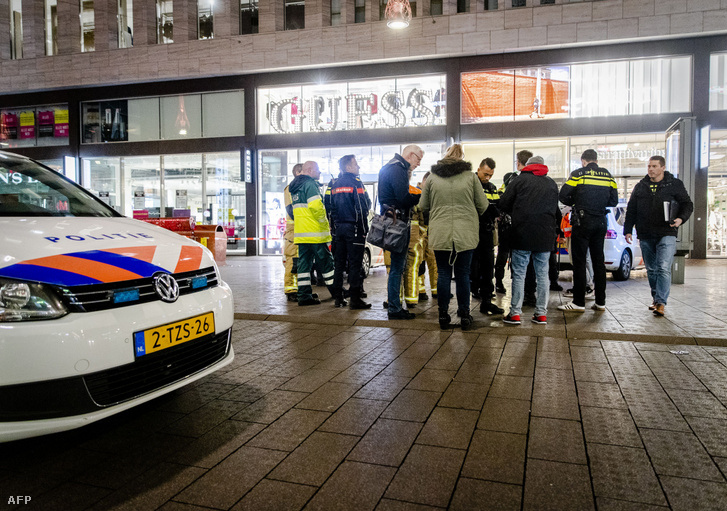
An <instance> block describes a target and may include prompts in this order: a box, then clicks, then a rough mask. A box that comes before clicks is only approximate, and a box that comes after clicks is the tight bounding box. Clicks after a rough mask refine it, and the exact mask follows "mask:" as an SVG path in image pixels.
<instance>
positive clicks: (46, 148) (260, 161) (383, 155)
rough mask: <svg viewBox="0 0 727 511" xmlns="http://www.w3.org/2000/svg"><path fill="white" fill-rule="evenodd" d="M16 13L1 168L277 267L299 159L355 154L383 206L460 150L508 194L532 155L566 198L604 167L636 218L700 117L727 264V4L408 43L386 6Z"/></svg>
mask: <svg viewBox="0 0 727 511" xmlns="http://www.w3.org/2000/svg"><path fill="white" fill-rule="evenodd" d="M3 2H7V4H6V6H5V7H3V6H2V5H0V40H5V41H9V42H10V44H5V45H0V94H1V95H0V110H1V111H0V115H2V119H1V123H2V129H1V130H0V144H2V146H3V148H4V149H7V150H11V151H17V152H19V153H23V154H26V155H29V156H31V157H33V158H36V159H38V160H41V161H43V162H46V163H47V164H50V165H53V166H56V167H57V168H62V169H64V170H65V171H66V172H67V173H68V174H70V175H71V176H72V177H73V178H74V179H76V180H78V181H79V182H80V183H81V184H82V185H83V186H85V187H86V188H88V189H90V190H92V191H94V192H95V193H97V194H98V195H99V197H100V198H101V199H102V200H104V201H106V202H108V203H109V204H110V205H111V206H113V207H115V208H116V209H118V210H119V211H121V212H122V213H124V214H126V215H128V216H132V215H134V216H139V217H143V216H149V217H160V218H165V217H174V216H175V215H176V216H179V215H185V214H186V215H188V216H192V217H194V218H195V221H197V222H198V223H202V224H205V223H214V224H219V225H223V227H224V228H225V230H226V231H227V233H228V237H229V240H230V243H229V244H228V248H229V249H230V251H231V252H233V253H234V252H237V253H247V254H276V253H280V250H281V241H280V239H279V238H280V230H281V225H282V224H283V222H284V221H283V216H284V212H283V210H282V202H283V201H282V192H283V189H284V187H285V185H286V184H287V183H288V182H289V181H290V179H291V177H292V174H291V168H292V166H293V164H295V163H297V162H299V161H305V160H308V159H315V160H316V161H318V162H319V164H320V165H321V168H322V170H323V171H324V178H323V179H326V180H327V179H328V178H329V177H330V176H331V175H335V174H336V173H337V168H336V166H337V163H336V162H337V159H338V158H339V157H340V156H342V155H344V154H351V153H353V154H356V156H357V159H358V161H359V162H360V163H361V167H362V173H363V176H364V181H366V182H367V183H369V186H370V188H371V192H372V193H375V189H374V185H373V183H374V182H375V180H376V173H377V171H378V169H379V168H380V167H381V165H383V164H384V163H385V162H386V161H388V159H390V158H391V156H392V155H393V153H394V152H398V151H400V150H401V148H402V147H403V146H404V145H406V144H408V143H419V144H420V145H422V147H423V148H424V149H425V153H426V154H425V161H424V162H423V164H422V166H421V168H420V171H421V172H419V173H418V174H416V175H415V176H414V178H413V180H412V182H413V183H414V184H416V182H417V180H419V179H420V177H421V174H423V172H424V170H425V169H426V168H428V167H429V166H430V165H431V164H432V163H434V162H435V161H436V160H437V159H438V158H439V156H440V154H441V152H442V151H443V149H444V148H445V147H446V146H447V145H448V144H450V143H451V142H452V141H461V142H462V143H463V144H464V145H465V149H466V152H467V157H468V159H471V160H472V161H473V163H475V164H477V163H479V161H480V160H481V159H482V158H484V157H485V156H490V157H493V158H495V160H496V161H497V162H498V166H497V169H496V174H495V179H494V181H495V182H496V183H498V182H500V181H501V180H502V176H503V175H504V174H505V173H506V172H508V171H511V170H512V168H513V160H514V154H515V153H516V152H517V151H519V150H520V149H523V148H527V149H530V150H531V151H533V152H536V153H538V154H542V155H543V156H544V157H545V159H546V163H547V164H548V165H549V166H550V167H551V175H553V177H555V178H556V180H559V181H561V182H562V181H563V180H565V178H566V177H567V175H568V173H569V172H570V170H573V169H574V168H576V167H578V166H579V163H580V158H579V156H580V153H581V152H582V151H583V150H584V149H586V148H595V149H596V150H597V151H598V152H599V154H600V155H601V157H600V161H601V164H602V165H603V166H606V167H607V168H609V169H611V171H612V172H613V174H614V176H615V177H616V178H617V180H618V182H619V187H620V194H621V197H622V198H623V199H624V200H625V199H627V198H628V194H629V193H630V190H631V188H632V187H633V185H634V184H635V183H636V182H637V181H638V179H640V178H642V177H643V175H645V169H646V161H648V158H649V156H651V155H653V154H662V155H664V154H666V152H667V143H666V135H665V132H666V130H667V129H668V128H669V127H670V126H671V125H672V124H673V123H674V122H675V121H676V120H677V119H679V118H683V117H693V118H694V119H695V120H696V124H697V126H698V127H699V128H702V127H706V126H709V127H711V130H710V131H709V151H708V153H709V155H710V157H711V158H710V162H709V165H708V166H705V167H704V168H702V167H701V166H700V165H701V164H695V172H696V174H695V177H694V190H693V192H692V193H693V195H694V197H693V199H694V201H695V205H696V212H695V215H694V217H693V219H692V222H694V249H693V251H692V257H698V258H701V257H707V256H727V0H657V1H653V0H651V1H649V0H638V1H636V0H596V1H566V0H551V1H549V0H527V1H521V0H499V1H490V0H480V1H477V2H474V1H470V2H464V1H452V0H441V1H436V0H418V1H417V2H411V5H412V10H413V11H414V18H413V19H412V21H411V23H410V25H409V27H408V28H406V29H404V30H401V31H394V30H392V29H389V28H387V25H386V22H385V21H381V19H382V18H383V7H384V6H385V3H386V2H385V0H380V1H378V2H374V1H372V0H365V1H363V0H334V1H331V0H315V1H311V0H305V1H303V0H296V1H288V0H278V1H260V2H255V1H252V0H237V1H229V0H228V1H221V2H214V3H213V2H208V1H206V0H199V1H198V2H191V1H186V2H176V1H172V0H144V1H141V0H135V1H133V3H132V0H125V1H122V2H119V1H118V0H114V1H113V2H109V1H108V0H107V1H105V2H98V1H89V0H86V1H80V2H64V3H57V2H56V0H35V1H22V0H10V1H7V0H3ZM0 3H2V2H0ZM705 133H706V132H705Z"/></svg>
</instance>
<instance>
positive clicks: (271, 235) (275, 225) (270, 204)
mask: <svg viewBox="0 0 727 511" xmlns="http://www.w3.org/2000/svg"><path fill="white" fill-rule="evenodd" d="M284 230H285V198H284V195H283V192H265V246H266V247H267V248H271V249H276V250H280V249H281V247H282V242H283V231H284Z"/></svg>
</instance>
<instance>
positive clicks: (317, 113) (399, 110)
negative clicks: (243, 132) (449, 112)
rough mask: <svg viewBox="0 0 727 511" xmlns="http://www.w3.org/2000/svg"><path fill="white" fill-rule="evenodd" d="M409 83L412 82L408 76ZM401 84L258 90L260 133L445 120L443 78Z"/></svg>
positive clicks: (384, 126) (427, 123)
mask: <svg viewBox="0 0 727 511" xmlns="http://www.w3.org/2000/svg"><path fill="white" fill-rule="evenodd" d="M409 81H411V80H409ZM420 82H421V83H420V84H418V85H414V84H412V86H410V87H402V86H401V84H397V83H396V80H393V79H389V80H383V81H377V82H370V85H371V87H370V88H368V90H366V92H363V93H362V92H361V90H362V88H364V87H362V86H363V85H364V84H362V83H357V84H356V92H350V91H349V90H348V89H349V88H348V87H347V84H345V83H344V84H334V85H332V86H330V87H329V89H331V90H322V89H324V88H323V87H321V86H309V87H305V86H304V87H285V88H280V89H267V90H260V91H259V97H258V104H259V105H260V107H261V108H264V111H261V112H260V115H259V119H260V128H259V132H260V133H261V134H265V133H308V132H328V131H343V130H357V129H387V128H403V127H416V126H436V125H443V124H445V122H446V90H445V88H444V83H445V80H444V76H443V75H442V76H441V77H440V76H436V77H427V78H426V80H420Z"/></svg>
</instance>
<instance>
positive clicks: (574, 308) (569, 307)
mask: <svg viewBox="0 0 727 511" xmlns="http://www.w3.org/2000/svg"><path fill="white" fill-rule="evenodd" d="M558 310H559V311H565V312H585V311H586V308H585V307H583V306H581V305H576V304H575V303H573V302H568V303H566V304H564V305H558Z"/></svg>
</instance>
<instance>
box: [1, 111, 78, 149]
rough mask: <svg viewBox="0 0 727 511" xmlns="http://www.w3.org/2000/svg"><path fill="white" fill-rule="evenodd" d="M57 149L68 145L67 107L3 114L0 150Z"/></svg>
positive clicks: (4, 112) (2, 112) (6, 112)
mask: <svg viewBox="0 0 727 511" xmlns="http://www.w3.org/2000/svg"><path fill="white" fill-rule="evenodd" d="M58 145H68V105H43V106H36V107H20V108H3V109H2V110H0V147H3V148H13V147H36V146H37V147H42V146H58Z"/></svg>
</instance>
